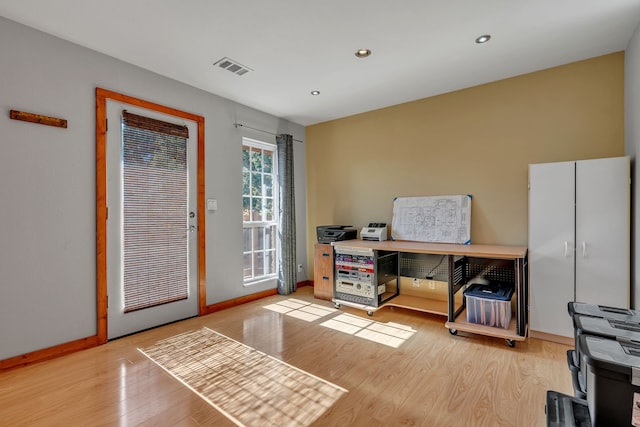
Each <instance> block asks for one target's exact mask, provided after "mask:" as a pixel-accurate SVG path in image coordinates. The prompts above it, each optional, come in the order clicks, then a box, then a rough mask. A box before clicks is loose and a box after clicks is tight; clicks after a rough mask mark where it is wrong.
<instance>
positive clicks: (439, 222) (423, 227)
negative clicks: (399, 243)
mask: <svg viewBox="0 0 640 427" xmlns="http://www.w3.org/2000/svg"><path fill="white" fill-rule="evenodd" d="M391 237H392V238H393V239H395V240H413V241H417V242H435V243H462V244H469V243H471V196H470V195H466V194H465V195H456V196H426V197H398V198H396V199H395V200H394V201H393V220H392V222H391Z"/></svg>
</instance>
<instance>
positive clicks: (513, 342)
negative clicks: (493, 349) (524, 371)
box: [506, 340, 516, 348]
mask: <svg viewBox="0 0 640 427" xmlns="http://www.w3.org/2000/svg"><path fill="white" fill-rule="evenodd" d="M506 341H507V345H508V346H509V347H511V348H513V347H515V346H516V342H515V341H514V340H506Z"/></svg>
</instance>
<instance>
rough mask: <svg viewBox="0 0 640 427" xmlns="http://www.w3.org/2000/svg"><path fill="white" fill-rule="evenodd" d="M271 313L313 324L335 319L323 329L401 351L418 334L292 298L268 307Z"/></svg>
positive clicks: (325, 323) (410, 330) (394, 325)
mask: <svg viewBox="0 0 640 427" xmlns="http://www.w3.org/2000/svg"><path fill="white" fill-rule="evenodd" d="M264 308H266V309H267V310H271V311H275V312H277V313H282V314H284V315H287V316H291V317H295V318H297V319H301V320H305V321H307V322H313V321H316V320H319V319H321V318H324V317H327V316H333V317H332V318H330V319H328V320H325V321H324V322H322V323H320V325H321V326H324V327H327V328H330V329H334V330H336V331H340V332H343V333H345V334H350V335H354V336H356V337H358V338H363V339H366V340H369V341H374V342H377V343H379V344H384V345H387V346H389V347H394V348H398V347H400V346H401V345H402V343H404V342H405V341H406V340H408V339H409V338H411V337H412V336H413V334H415V332H416V330H415V329H413V328H411V327H410V326H406V325H402V324H400V323H394V322H389V323H381V322H376V321H374V320H371V319H365V318H362V317H358V316H355V315H352V314H348V313H341V312H340V311H339V310H337V309H334V308H330V307H325V306H322V305H318V304H313V303H310V302H307V301H303V300H299V299H295V298H289V299H286V300H284V301H280V302H277V303H274V304H270V305H267V306H264Z"/></svg>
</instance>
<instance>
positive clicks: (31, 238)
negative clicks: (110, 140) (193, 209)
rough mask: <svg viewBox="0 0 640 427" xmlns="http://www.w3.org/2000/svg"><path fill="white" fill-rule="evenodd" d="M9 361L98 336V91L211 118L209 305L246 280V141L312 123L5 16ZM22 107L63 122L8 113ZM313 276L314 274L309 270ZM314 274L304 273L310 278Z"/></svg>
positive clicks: (0, 355)
mask: <svg viewBox="0 0 640 427" xmlns="http://www.w3.org/2000/svg"><path fill="white" fill-rule="evenodd" d="M0 57H1V58H2V60H1V61H0V107H1V110H2V113H1V114H0V147H1V150H2V151H1V153H2V154H0V224H2V226H1V227H2V228H1V231H0V360H2V359H6V358H9V357H12V356H16V355H20V354H24V353H27V352H30V351H34V350H39V349H43V348H46V347H50V346H53V345H57V344H62V343H66V342H69V341H73V340H76V339H81V338H85V337H88V336H92V335H95V334H96V261H95V260H96V254H95V246H96V238H95V199H96V196H95V88H96V87H102V88H105V89H109V90H113V91H116V92H121V93H124V94H127V95H131V96H134V97H138V98H141V99H145V100H148V101H152V102H156V103H160V104H164V105H167V106H170V107H174V108H177V109H181V110H185V111H189V112H192V113H195V114H199V115H202V116H204V117H205V138H206V139H205V168H206V190H205V194H206V197H207V198H216V199H218V211H216V212H208V213H207V220H206V229H207V241H206V250H207V264H206V269H207V304H212V303H215V302H220V301H224V300H227V299H231V298H235V297H239V296H243V295H247V294H251V293H255V292H259V291H262V290H265V289H264V288H263V287H260V286H259V285H256V286H254V287H248V288H245V287H243V285H242V218H241V212H242V199H241V191H242V190H241V189H242V180H241V178H242V177H241V161H242V157H241V140H242V136H249V137H252V138H256V139H261V140H267V141H274V137H272V136H270V135H267V134H264V133H256V132H252V131H250V130H246V129H242V128H238V129H236V128H235V127H234V126H233V123H235V122H236V121H237V122H242V123H245V124H246V125H248V126H251V127H255V128H259V129H264V130H268V131H272V132H283V133H291V134H293V136H294V138H297V139H302V140H304V139H305V133H304V132H305V130H304V127H302V126H300V125H296V124H293V123H290V122H287V121H285V120H281V119H279V118H277V117H274V116H271V115H268V114H265V113H262V112H259V111H256V110H253V109H251V108H248V107H246V106H243V105H239V104H237V103H234V102H231V101H229V100H226V99H223V98H220V97H218V96H215V95H212V94H209V93H206V92H204V91H201V90H198V89H195V88H193V87H190V86H187V85H184V84H182V83H179V82H176V81H174V80H170V79H167V78H164V77H161V76H159V75H156V74H154V73H151V72H149V71H146V70H143V69H141V68H138V67H135V66H133V65H130V64H127V63H124V62H121V61H118V60H115V59H114V58H111V57H108V56H106V55H102V54H99V53H97V52H94V51H92V50H89V49H86V48H83V47H80V46H78V45H74V44H72V43H69V42H66V41H63V40H60V39H58V38H55V37H52V36H50V35H46V34H44V33H41V32H39V31H36V30H33V29H31V28H28V27H25V26H22V25H20V24H17V23H15V22H12V21H9V20H6V19H4V18H1V17H0ZM11 109H15V110H22V111H28V112H32V113H36V114H43V115H48V116H53V117H59V118H64V119H66V120H68V128H67V129H61V128H55V127H50V126H43V125H36V124H32V123H25V122H20V121H15V120H10V119H9V110H11ZM294 151H295V171H296V177H295V179H296V182H295V185H296V197H297V200H296V204H297V212H296V219H297V229H298V245H297V246H298V249H297V257H298V262H299V263H303V264H305V263H306V259H307V256H306V246H307V245H306V232H305V230H306V223H305V221H306V211H305V209H306V199H305V187H306V183H305V177H306V166H305V157H306V156H305V145H304V144H302V143H296V144H295V147H294ZM305 271H307V269H305ZM306 279H307V277H306V274H305V273H302V274H300V275H299V277H298V280H300V281H301V280H306Z"/></svg>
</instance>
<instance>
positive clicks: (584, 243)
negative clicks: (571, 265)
mask: <svg viewBox="0 0 640 427" xmlns="http://www.w3.org/2000/svg"><path fill="white" fill-rule="evenodd" d="M586 257H587V242H582V258H586Z"/></svg>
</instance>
